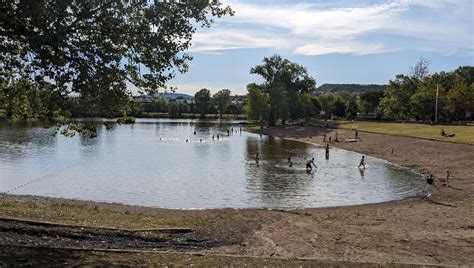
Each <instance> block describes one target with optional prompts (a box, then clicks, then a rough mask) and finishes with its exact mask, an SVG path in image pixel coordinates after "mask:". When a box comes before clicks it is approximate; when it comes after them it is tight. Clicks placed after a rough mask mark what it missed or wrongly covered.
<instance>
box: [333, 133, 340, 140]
mask: <svg viewBox="0 0 474 268" xmlns="http://www.w3.org/2000/svg"><path fill="white" fill-rule="evenodd" d="M334 142H339V133H337V131H336V138H335V139H334Z"/></svg>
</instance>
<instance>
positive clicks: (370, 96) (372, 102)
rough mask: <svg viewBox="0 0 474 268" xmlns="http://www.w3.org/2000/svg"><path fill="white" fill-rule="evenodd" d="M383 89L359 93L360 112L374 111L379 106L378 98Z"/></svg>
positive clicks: (382, 93)
mask: <svg viewBox="0 0 474 268" xmlns="http://www.w3.org/2000/svg"><path fill="white" fill-rule="evenodd" d="M383 95H384V91H383V90H375V91H367V92H364V93H361V94H360V103H359V110H360V111H361V112H362V113H365V114H367V113H372V112H375V110H376V108H377V107H378V106H379V103H380V100H381V99H382V98H383Z"/></svg>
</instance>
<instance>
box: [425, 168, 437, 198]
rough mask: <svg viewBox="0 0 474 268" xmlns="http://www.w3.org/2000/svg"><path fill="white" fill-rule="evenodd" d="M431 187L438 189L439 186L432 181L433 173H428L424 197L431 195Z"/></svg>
mask: <svg viewBox="0 0 474 268" xmlns="http://www.w3.org/2000/svg"><path fill="white" fill-rule="evenodd" d="M433 188H436V189H438V190H439V188H438V187H437V186H436V185H435V183H434V178H433V174H431V173H430V174H429V175H428V177H426V191H427V195H426V198H430V197H431V195H432V194H433Z"/></svg>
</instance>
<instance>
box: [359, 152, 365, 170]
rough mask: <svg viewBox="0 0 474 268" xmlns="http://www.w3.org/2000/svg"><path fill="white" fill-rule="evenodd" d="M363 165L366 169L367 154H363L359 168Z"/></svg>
mask: <svg viewBox="0 0 474 268" xmlns="http://www.w3.org/2000/svg"><path fill="white" fill-rule="evenodd" d="M360 167H362V168H364V169H365V155H363V156H362V159H361V160H360V163H359V168H360Z"/></svg>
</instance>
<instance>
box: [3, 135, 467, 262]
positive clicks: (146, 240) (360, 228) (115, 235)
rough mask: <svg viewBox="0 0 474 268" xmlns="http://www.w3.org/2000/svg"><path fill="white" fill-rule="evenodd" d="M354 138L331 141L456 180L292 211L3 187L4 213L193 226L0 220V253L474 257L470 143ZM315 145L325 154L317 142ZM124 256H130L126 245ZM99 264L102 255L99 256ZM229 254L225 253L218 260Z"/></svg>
mask: <svg viewBox="0 0 474 268" xmlns="http://www.w3.org/2000/svg"><path fill="white" fill-rule="evenodd" d="M335 131H337V132H338V137H339V140H344V139H345V138H352V137H353V136H354V133H353V132H351V131H347V130H341V129H338V130H334V129H325V128H318V127H296V126H289V127H277V128H272V129H265V130H264V133H265V134H267V135H273V136H279V137H284V138H289V139H295V140H300V141H305V142H311V143H316V144H322V139H323V138H322V134H323V133H326V134H327V135H328V136H329V135H331V136H332V137H333V138H334V136H335ZM310 136H311V138H310ZM359 137H360V138H361V139H360V141H358V142H337V143H332V144H331V145H330V146H334V147H338V148H342V149H347V150H352V151H356V152H360V153H363V154H367V155H371V156H374V157H379V158H382V159H386V160H388V161H391V162H394V163H396V164H399V165H403V166H408V167H411V168H413V169H421V168H426V169H429V170H431V171H432V172H433V174H434V175H435V177H436V178H441V177H443V176H444V174H445V171H446V169H449V170H451V172H452V179H451V182H450V185H451V186H452V187H450V188H447V187H444V186H441V185H440V184H441V183H439V182H438V185H439V186H440V187H441V190H440V191H438V192H436V194H435V196H434V197H433V198H432V200H431V201H430V200H426V199H423V198H412V199H407V200H402V201H394V202H388V203H382V204H369V205H361V206H350V207H337V208H314V209H303V210H295V211H269V210H250V209H249V210H234V209H224V210H191V211H189V210H187V211H186V210H166V209H156V208H144V207H136V206H125V205H118V204H104V203H96V202H84V201H71V200H62V199H56V198H42V197H28V196H8V195H0V217H10V218H11V217H13V218H22V219H33V220H41V221H52V222H60V223H65V224H75V225H77V224H78V222H79V223H81V224H80V225H90V226H95V227H97V226H102V227H104V226H105V227H116V228H127V227H129V228H157V227H186V228H190V229H191V230H192V232H189V233H178V234H167V233H164V234H163V233H160V234H153V233H151V234H150V233H144V234H142V233H139V234H136V233H127V232H125V233H124V232H123V231H116V232H114V231H110V230H108V231H104V230H102V229H100V228H99V229H92V230H90V229H88V230H84V228H80V227H74V226H71V227H64V226H41V225H40V226H38V225H34V224H25V223H15V222H11V221H8V220H0V244H3V245H14V246H12V247H2V252H4V253H5V254H3V255H0V256H8V252H7V251H8V250H9V248H13V249H12V250H13V251H18V249H17V247H25V246H37V247H58V246H59V247H61V248H75V247H77V245H80V247H81V248H84V249H86V250H93V249H110V248H115V249H117V248H118V249H126V250H137V249H138V250H143V249H145V250H157V251H178V252H182V253H183V254H184V253H185V252H194V253H196V252H198V253H202V254H230V255H237V256H242V255H244V256H260V257H284V258H290V259H294V260H295V264H296V263H297V262H296V259H297V258H304V259H318V260H324V262H325V263H327V262H329V263H332V262H334V264H338V263H340V261H346V262H356V263H359V264H360V263H361V262H370V263H384V264H387V263H404V264H436V265H449V264H461V265H470V264H472V263H474V254H473V252H474V194H473V193H474V183H473V182H474V168H473V166H474V161H473V160H472V159H474V146H473V145H465V144H456V143H448V142H440V141H431V140H422V139H416V138H408V137H397V136H389V135H380V134H372V133H365V132H359ZM392 148H393V154H392ZM321 153H324V150H323V149H322V148H321ZM81 215H82V216H81ZM104 215H106V216H104ZM78 217H82V218H78ZM30 251H31V249H30V250H28V252H29V253H28V254H31V252H30ZM92 252H93V251H91V254H93V253H92ZM157 254H159V253H157ZM86 255H87V254H86ZM105 255H106V254H105ZM120 256H121V257H122V258H124V259H127V257H130V256H132V253H130V254H128V255H127V254H126V253H122V254H121V255H120ZM226 256H227V255H226ZM83 257H84V256H83ZM55 258H57V256H56V257H55ZM84 258H85V257H84ZM104 258H105V257H104ZM226 258H232V257H226ZM262 260H264V259H262ZM42 261H46V262H47V261H48V260H42ZM79 261H80V260H79ZM98 261H100V260H98ZM0 263H1V257H0ZM79 263H80V262H79ZM104 263H107V262H106V261H105V260H104ZM225 263H226V262H225V258H224V261H222V262H219V264H225ZM33 264H34V263H33ZM259 264H265V262H260V263H259ZM259 264H258V263H257V264H256V265H257V266H258V265H259ZM286 264H288V263H286ZM290 264H291V262H290Z"/></svg>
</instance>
